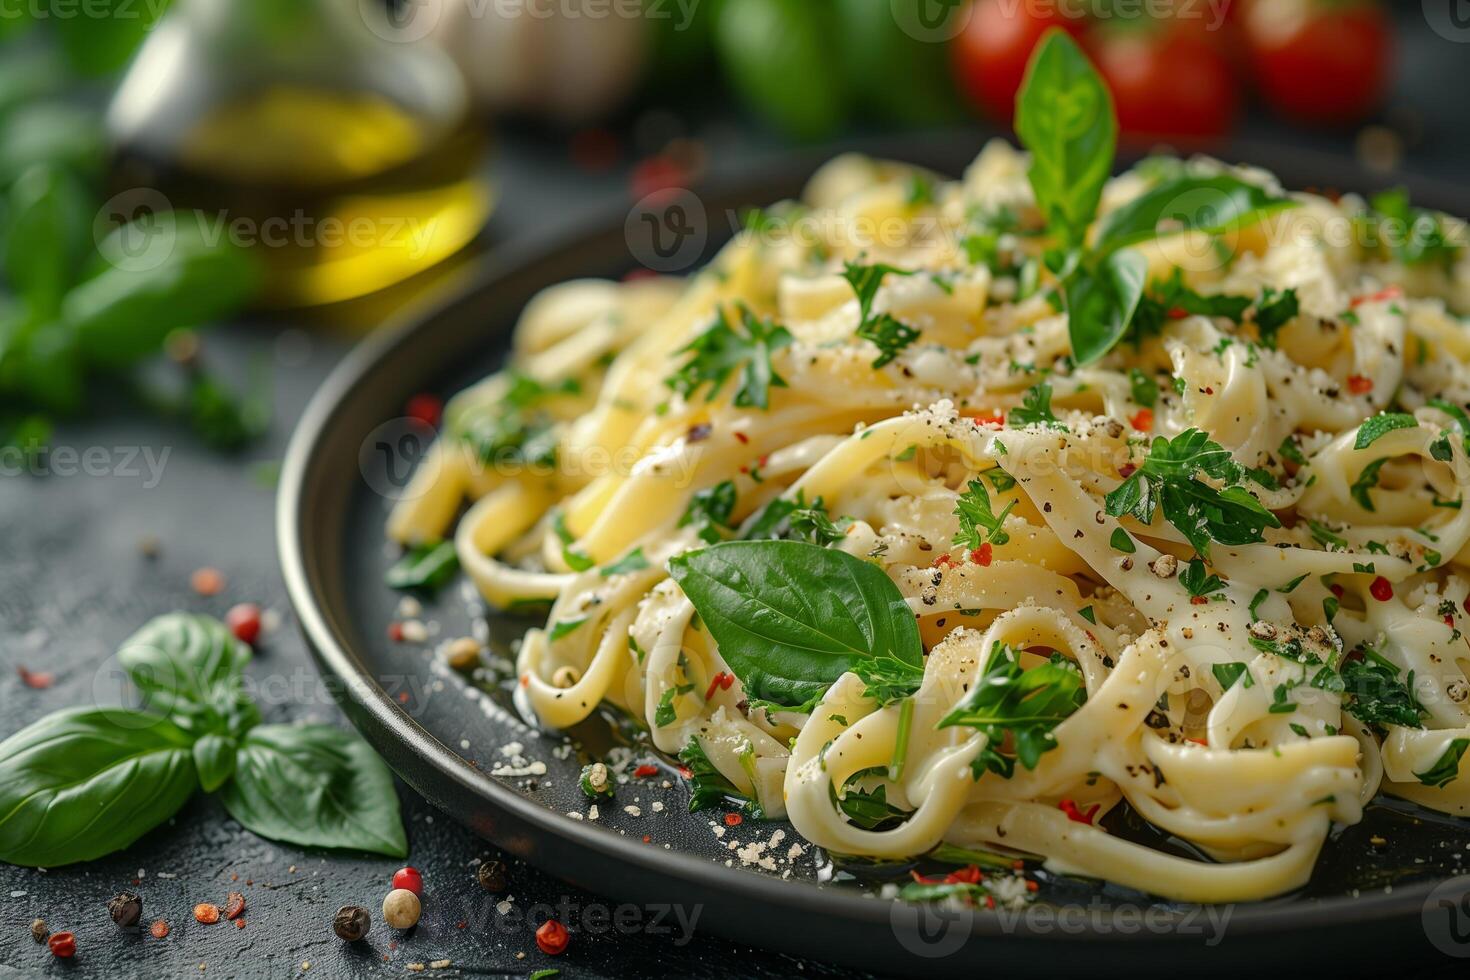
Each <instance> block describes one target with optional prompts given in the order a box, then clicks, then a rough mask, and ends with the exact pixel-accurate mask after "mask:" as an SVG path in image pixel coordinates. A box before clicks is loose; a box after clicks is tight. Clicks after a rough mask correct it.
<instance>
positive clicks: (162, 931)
mask: <svg viewBox="0 0 1470 980" xmlns="http://www.w3.org/2000/svg"><path fill="white" fill-rule="evenodd" d="M148 932H149V933H150V934H152V936H153V938H154V939H162V938H164V937H165V936H167V935H168V923H167V922H164V921H163V920H162V919H154V920H153V925H151V926H149V927H148Z"/></svg>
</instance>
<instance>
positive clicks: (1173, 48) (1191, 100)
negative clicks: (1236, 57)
mask: <svg viewBox="0 0 1470 980" xmlns="http://www.w3.org/2000/svg"><path fill="white" fill-rule="evenodd" d="M1088 47H1089V48H1090V49H1091V50H1092V52H1093V57H1094V58H1096V60H1097V67H1098V70H1099V71H1101V72H1102V75H1103V78H1105V79H1106V80H1107V83H1108V87H1109V88H1110V89H1112V91H1113V101H1114V102H1115V104H1116V106H1117V111H1118V128H1119V130H1120V132H1121V133H1122V134H1123V136H1124V138H1125V139H1131V140H1132V141H1133V142H1149V141H1153V140H1170V141H1173V142H1176V143H1184V144H1190V143H1195V144H1198V143H1208V142H1211V141H1214V140H1218V139H1219V138H1220V137H1222V136H1224V135H1225V134H1226V133H1227V132H1229V131H1230V127H1231V124H1232V123H1233V122H1234V121H1235V115H1236V112H1237V111H1238V110H1239V108H1240V93H1239V90H1238V86H1237V85H1236V82H1235V78H1234V77H1233V74H1232V72H1231V69H1230V58H1229V56H1228V54H1227V52H1226V50H1225V48H1224V45H1223V44H1221V43H1217V41H1216V40H1215V39H1213V38H1211V37H1209V36H1208V35H1207V32H1206V31H1205V30H1203V29H1202V28H1201V27H1200V26H1199V25H1198V24H1197V23H1192V22H1187V21H1168V20H1161V21H1157V22H1155V23H1151V24H1147V25H1139V24H1128V25H1116V26H1112V27H1109V26H1106V25H1104V26H1100V27H1098V28H1095V29H1094V30H1093V31H1092V32H1091V34H1090V35H1089V37H1088Z"/></svg>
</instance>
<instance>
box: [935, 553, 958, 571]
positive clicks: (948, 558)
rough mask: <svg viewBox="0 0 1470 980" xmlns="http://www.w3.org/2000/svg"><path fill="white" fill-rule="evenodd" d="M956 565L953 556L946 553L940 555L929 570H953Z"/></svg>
mask: <svg viewBox="0 0 1470 980" xmlns="http://www.w3.org/2000/svg"><path fill="white" fill-rule="evenodd" d="M957 564H958V562H956V561H955V557H954V555H951V554H950V553H949V552H947V551H946V552H945V553H944V554H942V555H940V556H939V557H938V558H936V559H934V563H933V564H932V565H931V566H930V567H931V568H953V567H954V566H955V565H957Z"/></svg>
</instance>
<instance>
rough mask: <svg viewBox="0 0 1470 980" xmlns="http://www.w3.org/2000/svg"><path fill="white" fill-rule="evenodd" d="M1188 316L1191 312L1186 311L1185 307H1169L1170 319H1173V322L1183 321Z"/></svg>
mask: <svg viewBox="0 0 1470 980" xmlns="http://www.w3.org/2000/svg"><path fill="white" fill-rule="evenodd" d="M1187 316H1189V311H1188V310H1186V309H1185V308H1184V307H1182V306H1171V307H1169V319H1171V320H1183V319H1184V318H1185V317H1187Z"/></svg>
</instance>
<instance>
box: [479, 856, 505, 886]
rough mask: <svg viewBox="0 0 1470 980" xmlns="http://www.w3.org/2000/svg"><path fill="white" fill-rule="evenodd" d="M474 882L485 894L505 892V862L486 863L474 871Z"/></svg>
mask: <svg viewBox="0 0 1470 980" xmlns="http://www.w3.org/2000/svg"><path fill="white" fill-rule="evenodd" d="M475 880H476V881H478V882H479V883H480V887H481V888H483V889H485V890H486V891H487V892H495V893H497V894H499V893H500V892H503V891H505V862H504V861H486V862H484V863H483V864H481V865H480V866H479V867H478V868H476V869H475Z"/></svg>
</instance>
